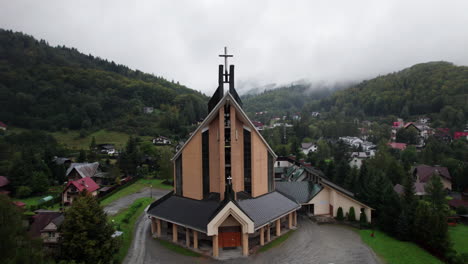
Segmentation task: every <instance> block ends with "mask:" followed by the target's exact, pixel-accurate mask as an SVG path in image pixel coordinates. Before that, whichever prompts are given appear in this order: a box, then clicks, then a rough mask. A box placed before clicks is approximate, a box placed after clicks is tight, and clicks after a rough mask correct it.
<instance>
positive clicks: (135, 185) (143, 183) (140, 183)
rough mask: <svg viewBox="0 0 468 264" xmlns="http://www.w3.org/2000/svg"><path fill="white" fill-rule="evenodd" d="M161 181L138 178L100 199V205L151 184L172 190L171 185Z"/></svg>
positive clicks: (154, 186)
mask: <svg viewBox="0 0 468 264" xmlns="http://www.w3.org/2000/svg"><path fill="white" fill-rule="evenodd" d="M162 181H163V180H158V179H139V180H138V181H136V182H134V183H132V184H131V185H128V186H127V187H125V188H123V189H121V190H119V191H117V192H115V193H113V194H112V195H110V196H108V197H106V198H105V199H104V200H102V201H101V206H106V205H108V204H110V203H112V202H113V201H115V200H117V199H120V198H122V197H124V196H127V195H130V194H132V193H136V192H139V191H140V190H141V189H143V188H145V187H150V186H153V188H159V189H166V190H172V186H169V185H165V184H162Z"/></svg>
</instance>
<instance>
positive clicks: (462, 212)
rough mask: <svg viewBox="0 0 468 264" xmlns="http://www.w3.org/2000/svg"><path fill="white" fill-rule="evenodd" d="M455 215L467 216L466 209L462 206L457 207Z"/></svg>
mask: <svg viewBox="0 0 468 264" xmlns="http://www.w3.org/2000/svg"><path fill="white" fill-rule="evenodd" d="M457 214H459V215H464V214H468V208H466V207H464V206H460V207H457Z"/></svg>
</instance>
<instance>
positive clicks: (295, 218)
mask: <svg viewBox="0 0 468 264" xmlns="http://www.w3.org/2000/svg"><path fill="white" fill-rule="evenodd" d="M294 226H296V227H297V211H294Z"/></svg>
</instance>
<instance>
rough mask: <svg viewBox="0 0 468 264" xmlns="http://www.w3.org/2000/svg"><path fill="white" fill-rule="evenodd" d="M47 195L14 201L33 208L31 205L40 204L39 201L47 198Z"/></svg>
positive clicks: (15, 199)
mask: <svg viewBox="0 0 468 264" xmlns="http://www.w3.org/2000/svg"><path fill="white" fill-rule="evenodd" d="M46 196H47V195H41V196H32V197H28V198H23V199H21V198H14V199H13V201H21V202H23V203H25V204H26V206H31V205H37V204H38V203H39V199H41V198H43V197H46Z"/></svg>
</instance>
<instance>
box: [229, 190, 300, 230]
mask: <svg viewBox="0 0 468 264" xmlns="http://www.w3.org/2000/svg"><path fill="white" fill-rule="evenodd" d="M237 203H238V204H239V206H240V208H241V209H242V211H244V212H245V213H246V214H247V215H248V216H249V217H250V218H251V219H252V220H253V221H254V224H255V228H257V227H260V226H263V225H265V224H267V223H268V222H270V221H272V220H274V219H276V218H278V217H280V216H282V215H285V214H287V213H289V212H291V211H294V210H297V209H299V208H300V207H301V206H300V205H299V204H297V203H296V202H295V201H293V200H291V199H290V198H288V197H286V196H285V195H283V194H281V193H279V192H276V191H274V192H270V193H267V194H265V195H262V196H259V197H257V198H253V199H246V200H240V201H238V202H237Z"/></svg>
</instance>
